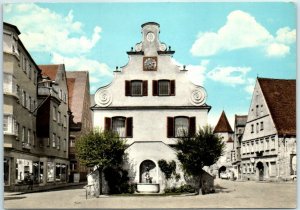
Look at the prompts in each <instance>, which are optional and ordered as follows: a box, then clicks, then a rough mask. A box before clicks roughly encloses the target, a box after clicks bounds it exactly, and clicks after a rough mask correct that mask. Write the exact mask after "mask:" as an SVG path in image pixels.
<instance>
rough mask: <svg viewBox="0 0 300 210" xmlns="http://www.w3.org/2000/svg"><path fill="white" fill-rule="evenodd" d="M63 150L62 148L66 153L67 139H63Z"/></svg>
mask: <svg viewBox="0 0 300 210" xmlns="http://www.w3.org/2000/svg"><path fill="white" fill-rule="evenodd" d="M63 148H64V151H67V139H64V145H63Z"/></svg>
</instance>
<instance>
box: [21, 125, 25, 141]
mask: <svg viewBox="0 0 300 210" xmlns="http://www.w3.org/2000/svg"><path fill="white" fill-rule="evenodd" d="M22 142H25V127H24V126H23V127H22Z"/></svg>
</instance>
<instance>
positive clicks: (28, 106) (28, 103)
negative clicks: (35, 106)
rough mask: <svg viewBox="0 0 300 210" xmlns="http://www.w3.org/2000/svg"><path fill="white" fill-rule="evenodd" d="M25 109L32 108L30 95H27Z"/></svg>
mask: <svg viewBox="0 0 300 210" xmlns="http://www.w3.org/2000/svg"><path fill="white" fill-rule="evenodd" d="M27 109H29V110H32V105H31V97H30V96H28V101H27Z"/></svg>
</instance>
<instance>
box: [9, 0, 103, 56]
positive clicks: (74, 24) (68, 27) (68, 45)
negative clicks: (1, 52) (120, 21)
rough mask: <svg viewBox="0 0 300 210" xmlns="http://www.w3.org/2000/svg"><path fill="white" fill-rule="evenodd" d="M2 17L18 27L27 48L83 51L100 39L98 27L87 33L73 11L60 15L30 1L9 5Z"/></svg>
mask: <svg viewBox="0 0 300 210" xmlns="http://www.w3.org/2000/svg"><path fill="white" fill-rule="evenodd" d="M4 17H5V21H7V22H10V23H12V24H14V25H16V26H17V27H18V28H19V29H20V31H21V35H20V38H21V40H22V41H23V42H24V44H25V45H26V47H27V48H28V49H29V50H30V51H37V52H57V53H60V54H70V53H72V54H82V53H86V52H89V51H90V50H91V49H92V48H93V47H94V46H95V45H96V44H97V42H98V41H99V40H100V33H101V28H100V27H99V26H95V28H94V31H93V34H92V35H91V36H90V37H89V36H87V35H86V34H85V33H84V30H83V24H82V23H81V22H78V21H74V15H73V11H72V10H70V11H69V13H68V15H67V16H63V15H60V14H58V13H55V12H53V11H51V10H49V9H47V8H42V7H39V6H38V5H36V4H33V3H30V4H29V3H25V4H8V5H5V6H4Z"/></svg>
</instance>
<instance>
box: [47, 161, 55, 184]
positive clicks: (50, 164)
mask: <svg viewBox="0 0 300 210" xmlns="http://www.w3.org/2000/svg"><path fill="white" fill-rule="evenodd" d="M53 181H54V162H47V182H53Z"/></svg>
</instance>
